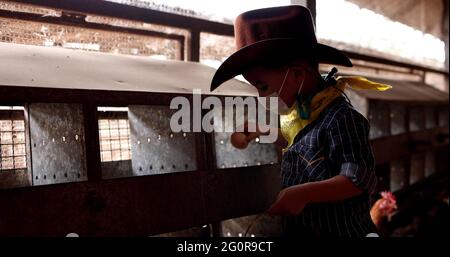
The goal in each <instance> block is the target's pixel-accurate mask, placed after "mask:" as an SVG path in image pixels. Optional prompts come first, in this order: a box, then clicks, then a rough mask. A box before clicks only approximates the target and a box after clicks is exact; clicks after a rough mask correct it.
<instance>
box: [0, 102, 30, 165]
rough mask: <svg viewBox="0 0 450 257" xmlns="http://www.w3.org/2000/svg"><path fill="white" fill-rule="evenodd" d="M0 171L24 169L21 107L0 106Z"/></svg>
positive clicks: (24, 156)
mask: <svg viewBox="0 0 450 257" xmlns="http://www.w3.org/2000/svg"><path fill="white" fill-rule="evenodd" d="M0 148H1V151H0V171H7V170H19V169H26V168H27V162H26V150H25V149H26V147H25V120H24V116H23V108H22V107H0Z"/></svg>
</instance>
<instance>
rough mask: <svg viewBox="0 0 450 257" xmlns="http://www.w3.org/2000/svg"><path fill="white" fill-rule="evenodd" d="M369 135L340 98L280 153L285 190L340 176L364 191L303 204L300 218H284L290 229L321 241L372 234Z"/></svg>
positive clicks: (372, 170) (364, 121)
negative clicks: (346, 196) (341, 198)
mask: <svg viewBox="0 0 450 257" xmlns="http://www.w3.org/2000/svg"><path fill="white" fill-rule="evenodd" d="M368 135H369V122H368V120H367V119H366V118H365V117H364V116H363V115H362V114H360V113H359V112H358V111H356V110H355V109H354V108H353V107H352V106H351V105H350V104H349V103H348V102H347V101H345V99H344V98H343V97H338V98H337V99H336V100H334V101H333V102H332V103H331V104H330V106H329V107H327V109H326V110H324V111H323V112H322V113H321V115H320V117H319V118H318V119H317V120H316V121H314V122H313V123H311V124H309V125H308V126H306V127H305V128H304V129H303V130H301V131H300V132H299V133H298V134H297V136H296V137H295V140H294V143H293V144H292V146H291V147H290V148H289V149H288V150H287V151H286V152H285V153H284V154H283V161H282V164H281V176H282V182H283V187H289V186H293V185H297V184H302V183H306V182H312V181H321V180H326V179H329V178H332V177H334V176H337V175H344V176H346V177H348V178H349V179H350V180H351V181H352V182H353V183H354V184H355V185H356V186H358V187H360V188H361V189H363V190H364V193H363V194H360V195H358V196H356V197H353V198H350V199H346V200H343V201H338V202H330V203H311V204H307V205H306V207H305V209H304V210H303V211H302V213H301V214H299V215H298V216H296V217H290V218H288V220H287V223H286V226H287V227H286V229H287V230H288V231H291V232H294V234H295V233H297V232H299V233H304V232H305V231H308V232H310V233H313V235H316V236H319V237H328V236H331V237H364V236H366V235H367V234H368V233H371V232H375V226H374V224H373V222H372V220H371V218H370V195H371V194H372V193H373V192H374V190H375V187H376V183H377V182H376V176H375V164H374V158H373V154H372V149H371V147H370V144H369V139H368ZM295 230H298V231H295ZM300 230H303V231H300ZM291 232H288V233H291Z"/></svg>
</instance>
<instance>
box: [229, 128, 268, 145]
mask: <svg viewBox="0 0 450 257" xmlns="http://www.w3.org/2000/svg"><path fill="white" fill-rule="evenodd" d="M252 125H253V126H254V127H255V128H256V131H251V132H250V131H249V129H248V127H249V123H248V121H245V123H244V125H242V126H241V127H240V128H239V129H238V131H242V132H234V133H233V134H232V135H231V138H230V141H231V144H232V145H233V146H234V147H236V148H238V149H245V148H247V146H248V144H249V143H250V142H251V141H253V140H255V139H256V138H257V137H259V136H260V135H261V133H260V131H259V128H258V125H256V124H252Z"/></svg>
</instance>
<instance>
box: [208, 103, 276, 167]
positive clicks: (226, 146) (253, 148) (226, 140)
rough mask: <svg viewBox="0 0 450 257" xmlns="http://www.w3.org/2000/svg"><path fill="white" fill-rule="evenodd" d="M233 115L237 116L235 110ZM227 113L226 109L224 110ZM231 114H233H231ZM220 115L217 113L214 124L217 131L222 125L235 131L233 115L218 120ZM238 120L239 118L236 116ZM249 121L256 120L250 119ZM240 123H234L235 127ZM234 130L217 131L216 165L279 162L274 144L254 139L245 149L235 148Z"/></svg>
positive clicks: (256, 164) (252, 164)
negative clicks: (233, 140) (220, 120)
mask: <svg viewBox="0 0 450 257" xmlns="http://www.w3.org/2000/svg"><path fill="white" fill-rule="evenodd" d="M233 113H234V114H233V116H236V111H235V110H234V112H233ZM223 114H225V110H223ZM230 116H231V115H230ZM218 117H219V116H218V115H217V113H216V116H215V121H214V123H215V124H214V126H215V129H216V131H220V130H217V129H219V128H220V127H222V129H224V131H234V129H233V124H234V123H233V117H225V115H222V122H218ZM236 120H238V118H236ZM249 122H255V121H254V120H252V119H249ZM239 125H240V124H237V125H234V127H236V126H239ZM232 134H233V133H232V132H215V133H214V139H215V150H216V166H217V168H219V169H225V168H236V167H247V166H258V165H264V164H274V163H277V162H278V155H277V149H276V146H275V145H274V144H263V143H259V142H256V141H258V140H253V141H252V142H250V143H249V144H248V146H247V148H245V149H237V148H235V147H234V146H233V145H232V144H231V142H230V137H231V135H232Z"/></svg>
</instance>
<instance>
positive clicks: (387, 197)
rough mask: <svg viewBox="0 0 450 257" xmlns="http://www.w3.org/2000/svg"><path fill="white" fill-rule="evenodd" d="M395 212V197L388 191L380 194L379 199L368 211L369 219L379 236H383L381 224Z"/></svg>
mask: <svg viewBox="0 0 450 257" xmlns="http://www.w3.org/2000/svg"><path fill="white" fill-rule="evenodd" d="M396 210H397V200H396V198H395V196H394V195H393V194H392V193H391V192H388V191H384V192H381V198H380V199H378V200H377V201H376V202H375V204H374V205H373V206H372V209H371V210H370V217H371V218H372V221H373V223H374V224H375V226H376V227H377V229H378V231H379V233H380V234H381V235H383V230H384V227H383V224H385V223H386V222H387V221H388V219H389V216H390V215H392V214H393V213H394V212H395V211H396Z"/></svg>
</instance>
